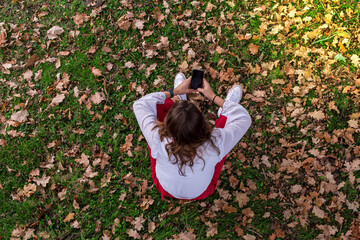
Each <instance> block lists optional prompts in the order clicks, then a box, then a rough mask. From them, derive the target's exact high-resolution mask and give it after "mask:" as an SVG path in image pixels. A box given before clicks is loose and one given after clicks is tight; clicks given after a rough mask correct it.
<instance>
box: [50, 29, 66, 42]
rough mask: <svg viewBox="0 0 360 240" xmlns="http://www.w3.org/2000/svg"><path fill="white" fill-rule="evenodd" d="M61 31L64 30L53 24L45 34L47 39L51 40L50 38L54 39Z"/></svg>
mask: <svg viewBox="0 0 360 240" xmlns="http://www.w3.org/2000/svg"><path fill="white" fill-rule="evenodd" d="M63 32H64V29H63V28H62V27H59V26H53V27H52V28H50V29H49V30H48V31H47V33H46V35H47V37H48V39H50V40H52V39H56V38H57V37H58V36H59V35H60V34H62V33H63Z"/></svg>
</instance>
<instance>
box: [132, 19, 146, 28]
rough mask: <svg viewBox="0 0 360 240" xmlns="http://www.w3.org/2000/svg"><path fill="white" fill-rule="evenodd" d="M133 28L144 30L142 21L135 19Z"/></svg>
mask: <svg viewBox="0 0 360 240" xmlns="http://www.w3.org/2000/svg"><path fill="white" fill-rule="evenodd" d="M134 26H135V28H137V29H140V30H142V29H143V28H144V21H142V20H139V19H136V20H135V22H134Z"/></svg>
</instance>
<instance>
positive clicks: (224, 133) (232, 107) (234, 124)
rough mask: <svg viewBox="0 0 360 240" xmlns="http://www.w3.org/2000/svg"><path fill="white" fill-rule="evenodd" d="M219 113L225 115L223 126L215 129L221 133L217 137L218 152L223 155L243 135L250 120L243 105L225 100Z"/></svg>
mask: <svg viewBox="0 0 360 240" xmlns="http://www.w3.org/2000/svg"><path fill="white" fill-rule="evenodd" d="M221 115H222V116H223V117H226V123H225V126H224V128H218V129H217V130H219V131H220V134H221V138H220V139H219V143H220V146H219V148H220V152H221V153H222V155H224V156H225V155H226V154H228V153H229V152H230V151H231V149H233V148H234V147H235V145H236V144H237V143H238V142H239V141H240V139H241V138H242V137H243V136H244V135H245V133H246V132H247V130H248V129H249V127H250V125H251V122H252V121H251V117H250V115H249V113H248V112H247V111H246V109H245V108H244V107H243V106H241V105H240V104H238V103H234V102H231V101H225V103H224V104H223V111H222V113H221Z"/></svg>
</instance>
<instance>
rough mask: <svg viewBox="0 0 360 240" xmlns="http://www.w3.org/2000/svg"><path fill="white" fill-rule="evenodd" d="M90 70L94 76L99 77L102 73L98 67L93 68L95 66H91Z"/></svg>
mask: <svg viewBox="0 0 360 240" xmlns="http://www.w3.org/2000/svg"><path fill="white" fill-rule="evenodd" d="M91 72H92V73H93V74H94V76H96V77H100V76H102V73H101V71H100V70H99V69H97V68H95V67H91Z"/></svg>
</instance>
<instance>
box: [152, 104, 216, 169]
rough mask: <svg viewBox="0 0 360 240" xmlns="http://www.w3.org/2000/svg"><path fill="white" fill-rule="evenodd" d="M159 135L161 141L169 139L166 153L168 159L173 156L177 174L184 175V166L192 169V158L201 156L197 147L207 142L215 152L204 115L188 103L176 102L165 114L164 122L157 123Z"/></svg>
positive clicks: (209, 128) (208, 125) (210, 130)
mask: <svg viewBox="0 0 360 240" xmlns="http://www.w3.org/2000/svg"><path fill="white" fill-rule="evenodd" d="M156 127H159V135H160V139H161V141H163V140H164V138H165V137H167V138H168V139H169V143H168V144H166V151H167V153H168V155H169V158H170V157H171V156H172V155H173V156H174V157H175V160H174V161H173V163H174V164H178V166H179V173H180V174H181V175H183V176H184V175H185V166H189V167H192V166H193V165H194V158H195V156H198V157H199V158H200V159H202V160H203V162H204V164H205V161H204V159H203V158H202V156H201V152H200V151H199V147H200V146H201V145H203V144H204V143H205V142H207V141H209V142H210V143H211V146H212V147H213V148H215V149H216V150H217V152H218V153H219V149H218V148H217V147H216V146H215V144H214V142H213V140H212V137H211V133H212V127H211V125H210V124H209V123H208V122H207V121H206V120H205V116H204V114H202V113H201V111H200V110H199V109H198V107H197V106H196V105H195V104H193V103H191V102H189V101H176V102H175V103H174V105H173V106H172V107H171V108H170V110H169V112H168V113H167V115H166V117H165V119H164V122H162V123H159V124H158V125H157V126H156Z"/></svg>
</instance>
